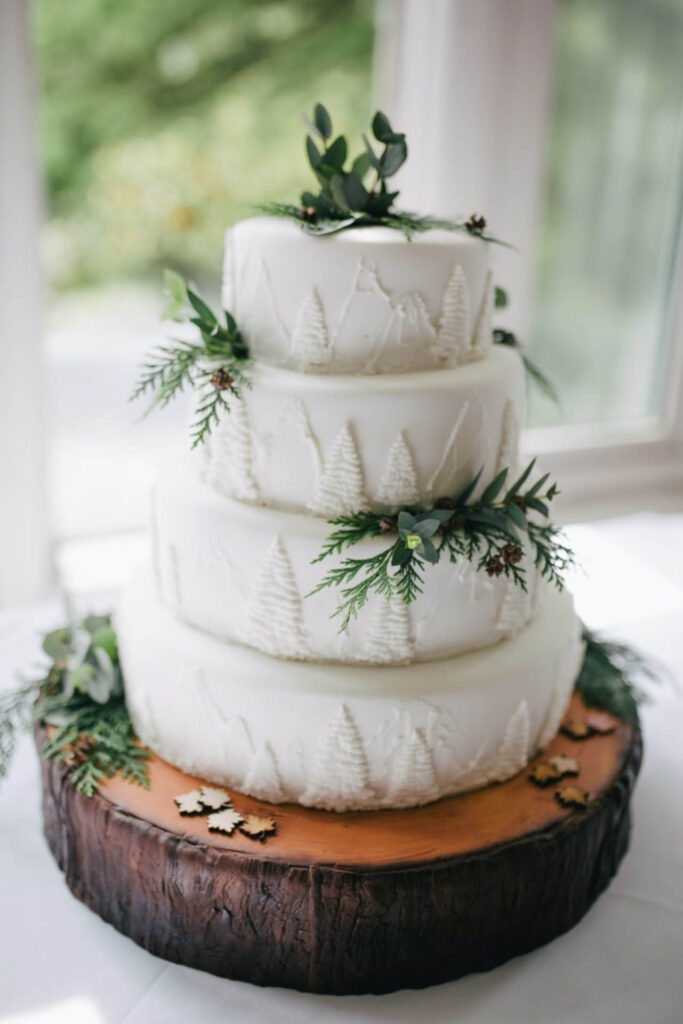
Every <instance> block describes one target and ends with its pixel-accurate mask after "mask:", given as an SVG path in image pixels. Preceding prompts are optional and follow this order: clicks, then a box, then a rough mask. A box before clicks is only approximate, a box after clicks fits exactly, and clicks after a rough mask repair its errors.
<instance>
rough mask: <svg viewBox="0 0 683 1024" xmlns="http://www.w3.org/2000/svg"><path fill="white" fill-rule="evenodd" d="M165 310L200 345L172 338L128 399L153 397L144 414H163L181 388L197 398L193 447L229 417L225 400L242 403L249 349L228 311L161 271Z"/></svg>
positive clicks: (170, 272)
mask: <svg viewBox="0 0 683 1024" xmlns="http://www.w3.org/2000/svg"><path fill="white" fill-rule="evenodd" d="M164 291H165V295H166V300H167V301H166V305H165V306H164V309H163V312H162V317H163V319H164V320H172V321H174V322H175V323H180V324H190V325H191V326H192V327H194V328H195V329H196V332H197V333H198V335H199V340H198V341H187V340H184V339H179V338H174V339H172V340H170V341H169V342H168V344H166V345H162V346H160V347H159V348H156V349H154V350H153V351H152V352H151V353H150V354H149V356H148V357H147V359H146V361H145V363H143V365H142V368H141V372H140V377H139V379H138V382H137V384H136V385H135V388H134V389H133V393H132V395H131V398H130V400H131V401H135V400H136V399H138V398H142V397H144V396H150V395H151V396H152V401H151V404H150V405H149V407H148V409H147V412H146V413H145V415H148V414H149V413H150V412H151V411H152V410H153V409H157V408H160V409H163V408H165V407H166V406H167V405H168V404H169V402H171V401H172V400H173V399H174V398H176V397H177V396H178V395H179V394H180V393H181V392H182V391H184V390H185V387H186V386H187V387H190V388H194V389H195V390H196V391H197V392H198V394H199V401H198V405H197V409H196V413H195V421H194V423H193V425H192V429H191V440H192V448H196V447H197V446H198V445H199V444H202V443H203V442H204V441H205V440H206V438H207V437H208V436H209V434H210V433H211V431H212V430H213V429H214V427H216V426H217V425H218V423H219V422H220V418H221V415H222V414H223V413H229V412H230V402H229V399H228V396H230V397H234V398H236V399H240V398H241V397H242V394H243V391H244V389H245V388H248V387H250V386H251V381H250V379H249V377H248V375H247V374H246V372H245V367H246V365H247V364H248V361H249V349H248V348H247V345H246V342H245V341H244V338H243V337H242V334H241V332H240V330H239V328H238V326H237V324H236V322H235V318H234V317H233V316H232V314H231V313H229V312H228V310H227V309H224V310H223V314H222V319H221V317H220V316H218V315H216V314H215V313H214V312H213V311H212V310H211V309H210V308H209V306H207V304H206V303H205V302H204V300H203V299H202V298H200V296H199V295H198V294H197V292H196V291H194V290H193V289H192V288H190V287H189V286H188V285H187V284H186V282H185V281H184V280H183V278H182V277H181V276H180V274H177V273H175V271H173V270H165V271H164Z"/></svg>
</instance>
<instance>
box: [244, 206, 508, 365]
mask: <svg viewBox="0 0 683 1024" xmlns="http://www.w3.org/2000/svg"><path fill="white" fill-rule="evenodd" d="M228 245H229V247H230V250H231V251H230V254H229V256H228V255H226V268H227V269H226V270H225V272H224V294H225V295H226V297H227V296H230V295H232V294H233V293H236V297H237V303H238V306H239V322H240V326H241V327H242V329H243V331H244V334H245V338H246V340H247V342H248V344H249V347H250V349H251V351H252V354H253V355H254V357H255V358H256V359H258V360H263V361H265V362H269V363H272V364H274V365H280V366H290V367H292V368H294V369H299V370H308V369H310V367H311V363H310V360H309V356H308V351H307V346H304V349H303V350H302V349H301V348H300V347H299V345H298V343H296V344H295V339H296V336H297V322H298V320H299V318H300V316H301V314H302V309H303V307H304V306H305V304H306V302H307V300H308V298H309V297H310V294H311V289H312V288H314V289H315V291H316V294H317V296H318V298H319V301H320V313H321V318H322V321H323V322H324V324H325V325H326V330H327V335H328V338H329V341H330V347H329V362H328V361H324V362H322V363H317V364H316V365H317V366H318V368H323V367H324V368H325V369H327V370H329V371H331V372H333V373H339V372H341V373H403V372H407V371H410V370H418V369H425V368H428V367H434V366H437V365H438V364H439V362H440V360H441V358H442V355H440V354H439V346H438V345H436V346H435V337H436V333H437V326H438V324H439V320H440V318H441V316H442V303H443V299H444V294H445V292H446V291H447V286H448V281H449V279H450V278H451V276H452V274H453V269H454V267H456V266H458V267H460V270H461V275H462V278H463V280H464V282H465V287H466V290H467V294H468V295H469V296H470V299H471V304H472V308H474V309H479V307H480V303H481V299H482V296H483V294H484V290H485V281H486V272H487V270H488V264H489V249H488V245H487V243H485V242H483V241H482V240H481V239H477V238H473V237H472V236H470V235H467V234H466V233H464V232H447V231H428V232H426V233H424V234H420V235H417V236H415V238H414V239H413V241H411V242H410V244H407V243H406V241H405V239H404V238H403V237H402V236H401V235H400V233H399V232H396V231H391V230H389V229H384V228H362V229H357V230H352V231H344V232H341V233H340V234H338V235H332V236H328V237H325V238H320V237H318V238H313V237H311V236H310V235H307V234H306V233H305V232H304V231H302V230H301V228H300V227H299V226H298V225H296V224H293V223H290V222H288V221H284V220H279V219H277V218H267V217H259V218H253V219H251V220H246V221H243V222H242V223H240V224H237V225H235V226H234V227H233V228H232V229H231V230H230V233H229V236H228ZM226 282H232V283H231V284H230V283H226ZM229 308H230V307H229ZM469 342H470V337H469V334H468V336H467V344H468V345H469ZM316 344H317V343H316Z"/></svg>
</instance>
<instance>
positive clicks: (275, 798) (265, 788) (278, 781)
mask: <svg viewBox="0 0 683 1024" xmlns="http://www.w3.org/2000/svg"><path fill="white" fill-rule="evenodd" d="M244 788H245V789H246V790H247V791H248V792H249V793H250V794H251V795H252V796H255V797H257V799H259V800H268V801H269V803H271V804H281V803H284V801H285V800H286V799H287V793H286V791H285V787H284V786H283V784H282V777H281V775H280V770H279V768H278V766H277V760H276V757H275V754H274V753H273V748H272V747H271V746H270V744H269V743H264V744H263V746H262V747H261V749H260V750H259V751H258V752H257V754H256V755H255V757H254V759H253V760H252V762H251V764H250V765H249V769H248V771H247V774H246V776H245V779H244Z"/></svg>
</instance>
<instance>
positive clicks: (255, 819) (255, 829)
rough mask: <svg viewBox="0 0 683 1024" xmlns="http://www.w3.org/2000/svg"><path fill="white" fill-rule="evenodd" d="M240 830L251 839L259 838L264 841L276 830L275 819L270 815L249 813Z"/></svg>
mask: <svg viewBox="0 0 683 1024" xmlns="http://www.w3.org/2000/svg"><path fill="white" fill-rule="evenodd" d="M240 832H242V833H243V834H244V835H245V836H249V838H250V839H258V840H259V841H260V842H263V841H264V840H265V838H266V836H271V835H273V833H274V832H275V821H274V820H273V819H272V818H270V817H263V818H262V817H259V815H257V814H248V815H247V816H246V818H245V820H244V821H243V823H242V824H241V825H240Z"/></svg>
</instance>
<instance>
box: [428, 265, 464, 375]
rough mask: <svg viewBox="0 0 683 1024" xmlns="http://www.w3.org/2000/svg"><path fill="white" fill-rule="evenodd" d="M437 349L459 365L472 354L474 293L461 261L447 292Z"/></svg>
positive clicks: (452, 362) (452, 275)
mask: <svg viewBox="0 0 683 1024" xmlns="http://www.w3.org/2000/svg"><path fill="white" fill-rule="evenodd" d="M435 352H436V355H437V357H438V358H439V359H445V360H447V361H448V362H449V363H450V364H451V365H457V363H460V362H462V361H463V360H464V359H466V358H467V357H468V355H469V354H470V293H469V288H468V287H467V278H466V277H465V273H464V271H463V269H462V267H461V266H460V264H459V263H458V264H456V266H455V267H454V268H453V273H452V274H451V276H450V278H449V280H448V284H447V285H446V290H445V292H444V296H443V306H442V308H441V316H440V318H439V329H438V331H437V334H436V345H435Z"/></svg>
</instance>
